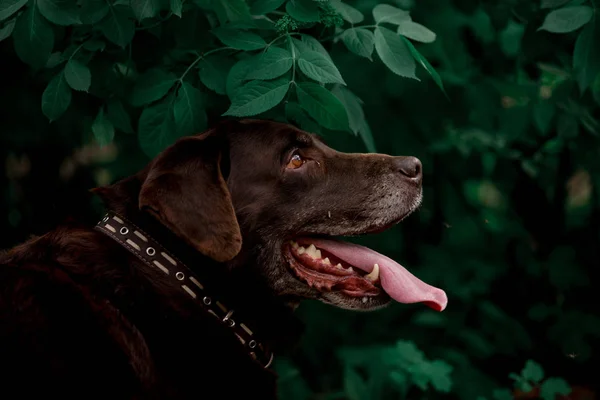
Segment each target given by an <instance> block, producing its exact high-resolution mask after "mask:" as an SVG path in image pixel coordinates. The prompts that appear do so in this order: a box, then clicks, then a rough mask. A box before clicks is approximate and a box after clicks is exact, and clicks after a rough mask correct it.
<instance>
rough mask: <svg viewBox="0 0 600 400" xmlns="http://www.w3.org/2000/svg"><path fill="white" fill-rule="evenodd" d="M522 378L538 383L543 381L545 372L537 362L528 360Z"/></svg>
mask: <svg viewBox="0 0 600 400" xmlns="http://www.w3.org/2000/svg"><path fill="white" fill-rule="evenodd" d="M521 376H522V377H523V379H526V380H528V381H531V382H533V383H538V382H540V381H541V380H542V379H544V370H543V369H542V367H541V366H540V365H539V364H538V363H536V362H535V361H533V360H527V362H526V363H525V367H524V368H523V371H521Z"/></svg>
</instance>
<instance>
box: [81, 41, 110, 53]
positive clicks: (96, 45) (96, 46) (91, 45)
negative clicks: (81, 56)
mask: <svg viewBox="0 0 600 400" xmlns="http://www.w3.org/2000/svg"><path fill="white" fill-rule="evenodd" d="M105 47H106V43H104V42H103V41H102V40H97V39H90V40H88V41H87V42H85V43H84V44H83V48H84V49H86V50H88V51H103V50H104V48H105Z"/></svg>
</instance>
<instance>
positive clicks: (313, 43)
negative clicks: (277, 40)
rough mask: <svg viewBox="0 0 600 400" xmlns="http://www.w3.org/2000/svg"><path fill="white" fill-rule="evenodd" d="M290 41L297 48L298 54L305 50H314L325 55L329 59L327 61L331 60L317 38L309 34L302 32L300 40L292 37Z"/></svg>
mask: <svg viewBox="0 0 600 400" xmlns="http://www.w3.org/2000/svg"><path fill="white" fill-rule="evenodd" d="M292 43H293V44H294V47H295V48H296V49H297V50H298V54H300V53H303V52H305V51H311V50H312V51H316V52H317V53H321V54H322V55H324V56H325V57H327V58H328V59H329V61H331V62H333V60H332V59H331V56H330V55H329V52H328V51H327V49H325V47H323V45H322V44H321V43H319V41H318V40H317V39H315V38H314V37H312V36H310V35H305V34H302V40H298V39H292Z"/></svg>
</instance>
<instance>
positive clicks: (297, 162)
mask: <svg viewBox="0 0 600 400" xmlns="http://www.w3.org/2000/svg"><path fill="white" fill-rule="evenodd" d="M305 162H306V160H304V159H303V158H302V156H300V154H294V155H293V156H292V158H291V159H290V162H289V163H288V165H287V167H286V168H289V169H296V168H300V167H301V166H303V165H304V163H305Z"/></svg>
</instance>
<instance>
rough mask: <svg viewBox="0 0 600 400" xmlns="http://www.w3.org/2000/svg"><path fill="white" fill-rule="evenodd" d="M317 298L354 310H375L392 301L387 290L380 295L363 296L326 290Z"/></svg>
mask: <svg viewBox="0 0 600 400" xmlns="http://www.w3.org/2000/svg"><path fill="white" fill-rule="evenodd" d="M317 299H318V300H320V301H322V302H323V303H326V304H330V305H332V306H335V307H339V308H343V309H346V310H354V311H375V310H379V309H381V308H384V307H386V306H387V305H389V304H390V303H391V302H392V299H391V298H390V296H388V295H387V294H385V292H383V293H382V294H381V295H379V296H371V297H362V298H358V297H350V296H348V295H346V294H344V293H341V292H325V293H320V295H319V296H318V297H317ZM365 299H366V300H365Z"/></svg>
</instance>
